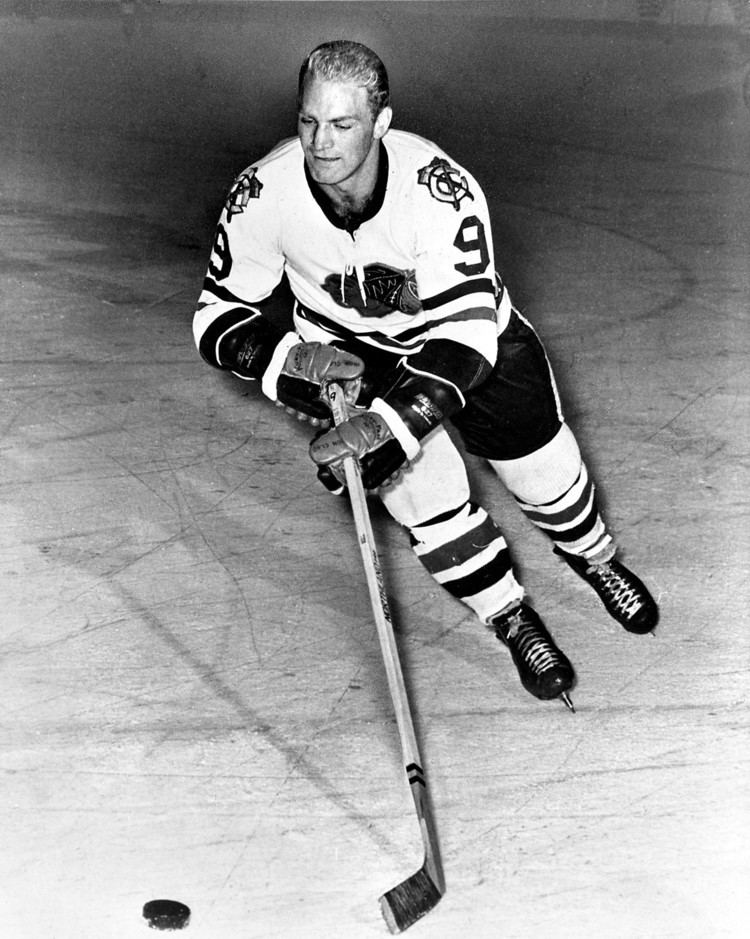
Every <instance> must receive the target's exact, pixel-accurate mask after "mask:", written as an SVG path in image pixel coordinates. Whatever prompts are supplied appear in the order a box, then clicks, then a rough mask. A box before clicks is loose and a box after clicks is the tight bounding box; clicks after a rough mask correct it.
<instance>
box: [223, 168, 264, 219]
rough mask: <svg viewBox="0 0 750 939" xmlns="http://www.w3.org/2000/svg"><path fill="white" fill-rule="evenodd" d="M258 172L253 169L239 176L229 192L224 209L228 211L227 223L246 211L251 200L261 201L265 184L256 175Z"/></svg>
mask: <svg viewBox="0 0 750 939" xmlns="http://www.w3.org/2000/svg"><path fill="white" fill-rule="evenodd" d="M256 172H257V170H256V169H255V167H253V168H252V169H251V170H248V171H247V172H246V173H243V174H242V175H241V176H238V177H237V179H236V180H235V182H234V185H233V186H232V188H231V189H230V190H229V195H228V196H227V199H226V202H225V203H224V208H225V209H226V210H227V221H228V222H231V221H232V217H233V216H235V215H240V214H241V213H242V212H244V211H245V206H246V205H247V204H248V202H249V201H250V200H251V199H259V198H260V191H261V189H262V188H263V183H262V182H261V181H260V180H259V179H258V177H257V176H256V175H255V174H256Z"/></svg>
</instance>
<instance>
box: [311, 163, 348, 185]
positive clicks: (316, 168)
mask: <svg viewBox="0 0 750 939" xmlns="http://www.w3.org/2000/svg"><path fill="white" fill-rule="evenodd" d="M307 168H308V170H309V171H310V175H311V176H312V178H313V179H314V180H315V182H316V183H328V184H332V183H335V182H338V180H339V176H340V173H341V165H340V163H339V161H338V160H332V161H331V162H330V163H325V162H321V161H320V160H313V161H311V162H309V163H308V164H307Z"/></svg>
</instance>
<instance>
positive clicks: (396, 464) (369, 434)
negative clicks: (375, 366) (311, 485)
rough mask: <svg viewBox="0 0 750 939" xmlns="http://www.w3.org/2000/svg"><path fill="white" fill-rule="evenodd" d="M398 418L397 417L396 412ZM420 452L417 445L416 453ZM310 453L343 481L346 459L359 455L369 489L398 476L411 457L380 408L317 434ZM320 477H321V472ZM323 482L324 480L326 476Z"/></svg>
mask: <svg viewBox="0 0 750 939" xmlns="http://www.w3.org/2000/svg"><path fill="white" fill-rule="evenodd" d="M378 403H379V404H380V405H382V404H383V402H382V401H381V402H378ZM394 417H396V419H397V416H396V415H394ZM418 451H419V446H418V445H417V447H416V449H415V450H413V451H412V456H416V454H417V452H418ZM310 456H311V457H312V459H313V461H314V462H315V463H317V464H318V466H319V467H321V468H322V467H329V468H330V470H331V472H332V473H333V474H334V476H336V478H338V479H340V480H341V479H343V478H344V476H343V472H342V468H341V462H342V460H345V459H346V458H347V457H350V456H353V457H355V458H356V459H357V460H359V465H360V469H361V471H362V484H363V486H364V487H365V489H377V488H378V487H379V486H383V485H385V484H386V483H388V482H390V481H391V480H392V479H394V478H397V477H398V475H399V473H400V470H401V468H402V467H403V465H404V463H405V462H406V460H407V453H406V452H405V450H404V448H403V447H402V446H401V444H400V443H399V442H398V440H397V439H396V438H395V437H394V435H393V433H392V432H391V429H390V427H389V426H388V424H387V423H386V420H385V418H384V417H383V416H382V415H381V414H379V413H378V411H376V410H370V411H362V412H361V413H360V414H354V415H352V417H350V418H349V419H348V420H346V421H344V422H343V423H341V424H339V425H338V426H337V427H334V428H333V429H332V430H329V431H328V433H327V434H323V435H322V436H320V437H316V438H315V440H313V442H312V443H311V444H310ZM318 476H319V478H321V477H320V472H319V473H318ZM321 481H323V482H324V480H323V479H322V478H321ZM324 484H325V482H324Z"/></svg>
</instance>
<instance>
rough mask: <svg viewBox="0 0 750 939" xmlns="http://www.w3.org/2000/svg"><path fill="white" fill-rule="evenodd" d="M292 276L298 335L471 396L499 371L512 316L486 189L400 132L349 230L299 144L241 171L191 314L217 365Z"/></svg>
mask: <svg viewBox="0 0 750 939" xmlns="http://www.w3.org/2000/svg"><path fill="white" fill-rule="evenodd" d="M284 272H286V275H287V277H288V280H289V284H290V286H291V288H292V291H293V292H294V295H295V297H296V300H297V302H296V304H295V309H294V328H295V330H296V331H297V332H298V333H299V335H300V337H301V338H302V339H305V340H308V341H312V340H319V341H323V342H332V341H335V340H346V339H350V338H352V337H355V338H356V339H357V340H359V341H360V342H363V343H365V344H366V345H370V346H374V347H376V348H378V349H382V350H385V351H388V352H392V353H395V354H396V355H398V356H403V355H406V356H408V357H409V364H410V365H411V366H413V367H414V368H417V369H419V370H422V369H424V370H425V371H428V372H433V373H435V374H439V375H441V377H445V378H446V379H447V380H449V381H451V382H452V383H453V384H455V385H456V386H457V387H458V388H459V389H461V390H466V389H468V388H469V387H471V385H472V384H473V382H474V381H475V380H476V377H477V375H478V374H479V373H480V372H485V373H486V370H487V368H488V366H491V365H492V364H494V361H495V357H496V350H497V335H498V332H500V331H501V330H502V329H503V328H504V327H505V324H506V322H507V318H508V316H509V314H510V300H509V299H508V298H507V296H504V292H503V290H502V288H501V287H499V286H498V282H497V280H496V276H495V269H494V258H493V247H492V233H491V225H490V219H489V214H488V210H487V204H486V200H485V197H484V194H483V193H482V191H481V189H480V187H479V185H478V184H477V182H476V180H474V179H473V177H472V176H471V175H470V174H469V173H468V172H467V171H466V170H464V169H463V168H462V167H461V166H459V165H457V164H456V163H454V162H452V161H451V160H450V159H449V158H448V157H447V156H446V154H445V153H443V152H442V151H441V150H440V149H439V148H437V147H436V146H435V145H434V144H432V143H430V142H428V141H426V140H424V139H422V138H420V137H417V136H415V135H413V134H409V133H406V132H404V131H397V130H390V131H389V132H388V133H387V134H386V135H385V137H384V138H383V140H382V141H381V153H380V172H379V178H378V183H377V186H376V191H375V194H374V197H373V200H371V203H370V205H369V206H368V209H367V211H366V213H365V214H364V216H361V217H359V218H358V220H357V227H356V228H353V229H352V230H348V229H347V227H346V223H345V222H344V221H343V220H341V219H340V218H339V217H337V216H336V215H335V214H334V212H333V210H332V207H331V206H330V203H329V202H328V200H327V197H326V196H325V195H324V194H323V193H322V191H321V190H320V189H319V187H317V186H316V184H315V183H314V182H313V181H312V179H311V178H310V177H309V174H308V173H307V171H306V167H305V161H304V156H303V151H302V147H301V145H300V142H299V139H298V138H294V139H291V140H288V141H285V142H283V143H281V144H279V145H278V146H277V147H276V148H275V149H274V150H272V151H271V153H269V154H268V155H267V156H266V157H264V158H263V159H262V160H259V161H258V162H257V163H253V164H252V165H251V166H250V167H249V168H248V169H247V170H245V171H244V172H243V173H242V174H240V176H239V177H238V178H237V180H236V181H235V183H234V185H233V187H232V189H231V190H230V192H229V195H228V197H227V200H226V203H225V206H224V210H223V212H222V214H221V218H220V221H219V225H218V227H217V232H216V239H215V242H214V246H213V250H212V253H211V258H210V262H209V267H208V274H207V276H206V280H205V282H204V287H203V291H202V293H201V296H200V300H199V306H198V310H197V312H196V314H195V318H194V333H195V339H196V343H197V345H198V347H199V349H200V351H201V353H202V354H203V356H204V357H205V358H206V359H207V360H208V361H209V362H211V363H212V364H214V365H220V363H219V362H218V358H217V349H218V345H219V342H220V340H221V338H222V336H223V335H225V334H226V332H227V331H228V330H229V329H231V328H233V327H234V326H236V325H237V324H238V323H239V322H242V321H243V320H244V319H247V318H248V317H249V316H251V315H253V314H254V312H255V311H256V310H257V304H259V303H261V301H263V300H264V299H265V298H267V297H268V296H269V295H270V294H271V292H272V291H273V289H274V288H275V287H276V286H277V285H278V284H279V282H280V280H281V278H282V275H283V274H284Z"/></svg>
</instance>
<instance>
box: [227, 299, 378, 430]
mask: <svg viewBox="0 0 750 939" xmlns="http://www.w3.org/2000/svg"><path fill="white" fill-rule="evenodd" d="M216 358H217V362H218V364H219V365H220V366H221V367H223V368H228V369H231V371H233V372H234V374H235V375H238V376H239V377H240V378H245V379H251V380H259V381H260V382H261V388H262V390H263V393H264V394H265V395H266V396H267V397H268V398H270V399H271V400H272V401H275V402H276V403H277V404H278V406H279V407H285V408H286V410H287V411H288V412H289V413H293V414H296V415H297V416H298V417H299V418H300V419H301V420H308V419H312V423H313V424H319V423H323V424H326V426H327V425H328V424H329V423H330V417H331V413H330V411H329V409H328V406H327V405H326V404H325V403H324V401H323V400H322V399H321V392H322V390H323V389H324V387H325V383H326V382H328V381H338V382H340V383H341V384H342V386H343V387H344V395H345V397H346V399H347V401H348V402H349V403H350V404H353V403H354V401H356V399H357V396H358V394H359V387H360V376H361V375H362V372H363V371H364V364H363V362H362V360H361V359H359V358H358V357H357V356H355V355H351V354H350V353H346V352H341V351H340V350H338V349H335V348H334V347H333V346H326V345H323V344H322V343H319V342H301V341H300V338H299V336H298V335H297V334H296V333H293V332H288V333H284V331H283V330H281V329H279V327H277V326H275V325H274V324H273V323H271V322H270V321H269V320H267V319H266V318H265V317H264V316H263V315H262V314H260V313H258V312H256V313H255V315H253V316H251V317H250V318H249V319H248V320H246V321H244V322H242V323H240V324H238V325H237V326H235V327H234V328H232V329H230V330H228V332H227V333H226V334H225V335H224V336H222V338H221V340H220V341H219V344H218V349H217V354H216Z"/></svg>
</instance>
